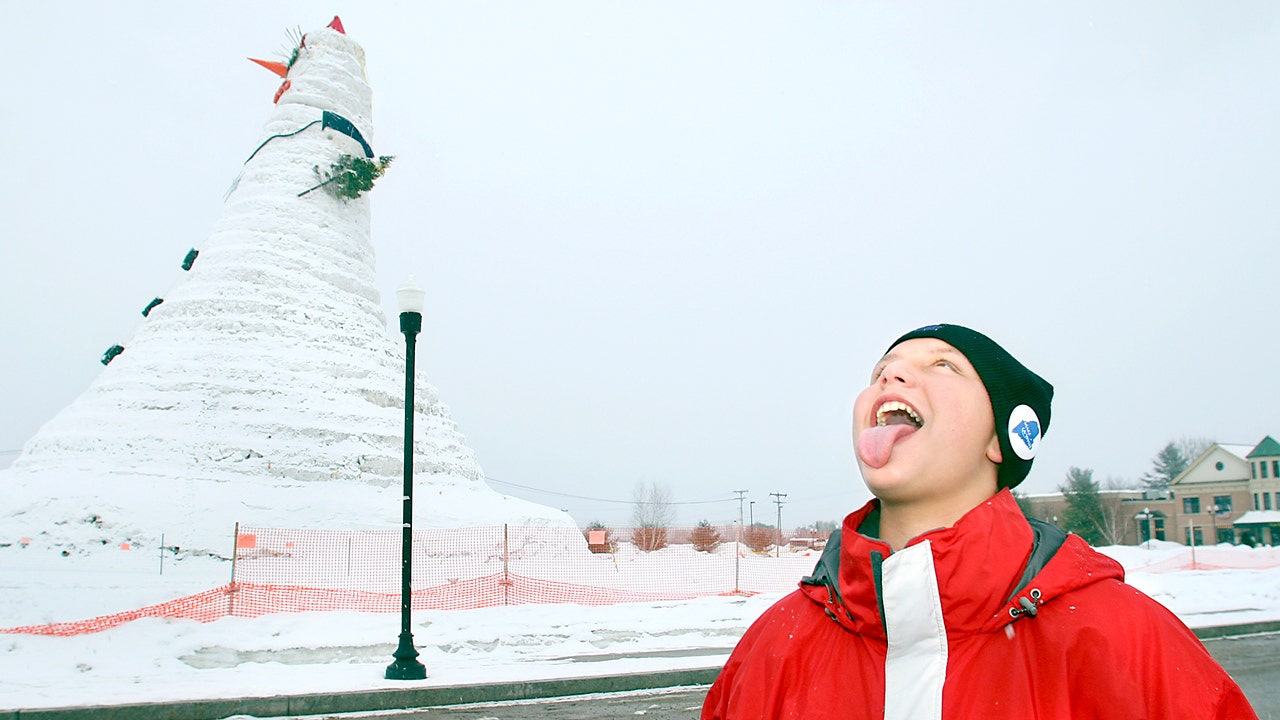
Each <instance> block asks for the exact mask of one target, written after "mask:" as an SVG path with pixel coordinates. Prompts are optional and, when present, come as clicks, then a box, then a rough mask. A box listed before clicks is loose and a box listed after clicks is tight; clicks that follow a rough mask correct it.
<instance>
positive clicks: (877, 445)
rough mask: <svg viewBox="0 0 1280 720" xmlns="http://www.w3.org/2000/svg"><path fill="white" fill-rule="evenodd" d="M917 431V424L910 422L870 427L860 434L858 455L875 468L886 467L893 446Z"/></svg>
mask: <svg viewBox="0 0 1280 720" xmlns="http://www.w3.org/2000/svg"><path fill="white" fill-rule="evenodd" d="M915 431H916V426H915V425H910V424H903V425H898V424H895V425H881V426H878V427H869V428H867V429H866V430H863V431H862V434H861V435H859V436H858V457H860V458H862V462H864V463H866V464H868V465H870V466H871V467H873V468H881V467H884V466H885V463H887V462H889V456H890V455H891V454H893V446H894V445H896V444H897V443H898V441H899V440H901V439H903V438H905V437H907V436H908V435H910V434H911V433H913V432H915Z"/></svg>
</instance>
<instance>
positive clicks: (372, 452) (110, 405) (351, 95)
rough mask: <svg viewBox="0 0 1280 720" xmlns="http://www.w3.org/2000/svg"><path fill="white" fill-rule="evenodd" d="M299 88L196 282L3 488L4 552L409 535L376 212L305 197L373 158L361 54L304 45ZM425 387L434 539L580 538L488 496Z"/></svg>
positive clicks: (421, 511)
mask: <svg viewBox="0 0 1280 720" xmlns="http://www.w3.org/2000/svg"><path fill="white" fill-rule="evenodd" d="M288 79H289V83H290V87H289V89H288V90H287V91H285V92H284V93H283V95H282V96H281V98H280V101H279V103H278V104H277V105H276V106H275V107H274V109H273V110H272V113H271V115H270V118H269V119H268V121H267V123H266V126H265V128H264V130H263V133H262V138H261V141H262V143H263V144H262V145H261V147H259V148H258V149H257V150H256V152H254V153H253V155H252V157H251V158H250V159H249V160H248V162H247V163H246V164H245V167H244V170H243V172H242V174H241V177H239V178H238V179H237V180H236V183H235V185H234V187H233V190H232V192H231V193H230V194H229V195H228V197H227V200H226V205H225V208H224V210H223V213H222V215H221V217H220V218H219V220H218V221H217V222H216V223H215V225H214V227H213V229H212V231H211V233H210V235H209V237H208V239H207V241H206V242H205V243H204V245H203V246H202V247H201V248H200V249H199V250H200V252H199V256H198V257H197V258H196V260H195V262H194V265H193V266H192V267H191V269H190V272H189V273H187V274H186V275H184V277H183V281H182V282H181V283H180V284H178V285H177V286H176V287H174V288H172V289H171V290H170V291H169V292H168V293H167V294H166V296H165V297H164V298H163V303H162V304H160V305H157V306H155V307H154V308H153V309H152V310H151V311H150V313H149V315H148V317H147V318H146V320H145V321H144V323H143V324H142V325H141V326H140V327H139V328H138V330H137V331H136V332H135V333H134V335H133V337H131V338H130V339H129V340H128V341H127V342H125V343H124V347H125V350H124V352H123V354H120V355H119V356H117V357H115V359H114V360H113V361H112V362H111V363H110V365H108V366H107V367H106V368H105V369H104V370H103V372H102V374H101V375H100V376H99V377H98V378H97V379H96V380H95V382H94V383H93V384H92V385H91V387H90V388H89V389H88V390H87V391H85V392H84V394H82V395H81V396H80V397H79V398H78V399H77V400H76V401H75V402H74V403H72V404H71V405H70V406H68V407H67V408H65V409H64V410H63V411H62V412H61V413H60V414H59V415H58V416H57V417H55V418H54V419H53V420H51V421H50V422H49V423H47V424H46V425H45V426H44V427H43V428H41V430H40V431H39V432H38V433H37V434H36V436H35V437H33V438H32V439H31V440H30V441H29V442H28V443H27V444H26V446H25V447H24V449H23V452H22V455H21V456H20V457H19V458H18V459H17V460H15V461H14V463H13V465H12V467H11V468H10V469H9V470H8V471H5V472H4V473H3V474H0V487H3V488H4V494H5V497H6V500H7V502H6V503H5V505H4V509H3V510H2V511H0V541H5V542H14V541H17V540H18V538H20V537H30V538H32V539H33V541H36V542H40V543H44V544H45V545H48V546H54V547H58V548H61V549H63V550H67V551H68V552H84V551H86V550H87V549H89V548H92V547H102V546H112V547H114V546H116V545H118V544H119V543H121V542H132V543H137V544H145V543H146V542H148V541H154V539H155V538H158V536H159V534H160V533H166V535H167V537H168V538H169V542H171V543H173V544H178V545H180V546H182V547H190V548H201V549H205V550H211V551H216V552H229V550H230V547H229V544H228V542H229V538H230V533H231V531H232V528H233V526H234V524H235V523H236V522H237V521H239V522H248V523H253V524H257V525H263V526H275V527H280V526H297V525H299V524H301V523H300V522H299V521H298V518H300V517H306V519H307V522H308V523H317V524H316V525H309V526H310V527H338V528H369V527H389V526H393V525H396V524H398V522H399V520H400V517H399V501H398V498H399V496H400V490H399V487H400V484H401V468H402V464H403V460H402V452H403V443H402V438H403V430H404V408H403V396H404V350H403V338H402V337H401V336H400V335H399V334H398V333H397V332H395V331H394V330H392V331H391V332H388V330H387V328H386V318H385V317H384V315H383V313H382V310H381V308H380V305H379V302H380V297H379V293H378V290H377V289H376V287H375V274H374V250H373V243H372V241H371V239H370V223H369V219H370V216H369V212H370V211H369V198H368V196H367V195H365V196H362V197H360V198H358V199H345V198H339V197H335V196H334V195H331V194H329V193H327V192H324V191H316V192H311V193H308V194H306V195H305V196H303V197H298V194H299V193H300V192H302V191H304V190H306V189H307V188H309V187H312V186H314V185H315V184H316V183H317V182H318V181H319V180H320V179H321V178H320V177H319V174H318V173H319V172H320V171H323V170H324V169H327V168H329V166H330V164H331V163H333V162H335V161H337V160H338V159H339V157H340V156H342V155H344V154H345V155H353V156H356V157H364V154H365V153H364V150H363V148H362V146H361V144H360V143H359V142H358V141H357V140H356V139H355V138H354V137H353V136H351V135H349V134H345V133H343V132H339V131H338V130H335V129H333V128H332V127H324V126H323V124H322V123H321V122H320V120H321V118H322V113H323V112H324V111H330V112H334V113H337V114H339V115H341V116H342V117H344V118H345V119H347V120H349V121H350V122H351V123H352V124H353V125H354V126H355V127H356V128H357V130H358V132H359V134H360V135H362V136H363V137H364V139H365V140H367V141H370V142H371V141H372V139H373V132H372V124H371V118H372V110H371V98H372V95H371V92H370V89H369V86H368V84H367V83H366V82H365V79H364V52H363V50H362V49H361V48H360V47H359V45H357V44H356V43H354V42H353V41H351V40H350V39H349V38H347V37H346V35H344V34H342V33H340V32H337V31H334V30H332V29H329V28H324V29H321V30H317V31H315V32H312V33H308V34H307V35H306V37H305V41H304V44H303V46H302V47H301V48H300V51H299V55H298V59H297V61H296V63H295V64H294V65H293V66H292V68H291V69H290V71H289V78H288ZM249 154H250V152H249V151H246V153H245V155H246V156H249ZM415 384H416V386H417V392H416V398H415V400H416V402H415V411H416V415H415V423H414V425H415V449H416V457H415V463H414V466H415V480H416V486H417V487H418V488H419V491H420V492H421V495H422V501H420V502H417V503H415V511H416V521H417V522H418V523H419V524H420V525H421V526H423V527H446V526H458V525H492V524H502V523H512V524H520V525H563V526H572V525H573V522H572V520H571V519H570V518H569V517H568V516H567V515H566V514H565V513H563V512H560V511H558V510H554V509H552V508H547V507H544V506H540V505H536V504H533V503H529V502H526V501H523V500H518V499H515V498H511V497H507V496H503V495H500V494H498V493H495V492H493V491H492V490H491V489H489V487H488V486H487V485H485V483H484V479H483V478H484V475H483V473H482V471H481V469H480V467H479V465H478V464H477V462H476V459H475V457H474V454H473V453H472V451H471V450H470V449H469V448H468V447H467V446H466V444H465V440H464V438H463V437H462V435H461V434H460V433H459V432H458V430H457V429H456V427H455V426H454V423H453V421H452V419H451V418H450V415H449V411H448V409H447V408H446V407H445V406H444V405H443V404H442V403H441V402H440V400H439V397H438V395H437V392H436V390H435V388H433V387H431V386H430V385H429V384H428V383H426V382H425V381H423V379H422V378H418V380H417V382H416V383H415Z"/></svg>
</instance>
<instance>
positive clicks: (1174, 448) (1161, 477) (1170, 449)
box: [1142, 442, 1191, 490]
mask: <svg viewBox="0 0 1280 720" xmlns="http://www.w3.org/2000/svg"><path fill="white" fill-rule="evenodd" d="M1190 462H1191V461H1190V460H1188V459H1187V458H1186V456H1185V455H1183V454H1182V450H1181V449H1180V448H1179V447H1178V444H1177V443H1175V442H1170V443H1169V444H1167V445H1165V446H1164V447H1163V448H1161V450H1160V452H1158V453H1156V457H1155V459H1154V460H1152V461H1151V472H1149V473H1146V474H1144V475H1143V476H1142V482H1143V483H1144V484H1145V485H1146V486H1147V489H1148V490H1168V489H1169V483H1170V482H1172V481H1173V479H1174V478H1176V477H1178V476H1179V475H1181V474H1182V471H1183V470H1186V469H1187V465H1189V464H1190Z"/></svg>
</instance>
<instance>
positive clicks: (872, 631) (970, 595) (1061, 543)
mask: <svg viewBox="0 0 1280 720" xmlns="http://www.w3.org/2000/svg"><path fill="white" fill-rule="evenodd" d="M878 510H879V501H878V500H872V501H871V502H869V503H867V504H866V505H865V506H863V507H862V508H861V509H859V510H857V511H855V512H853V513H851V514H850V515H849V516H848V517H846V518H845V520H844V523H843V525H842V527H841V530H840V532H839V533H838V534H837V535H833V536H832V538H831V541H829V542H828V544H827V547H826V549H825V550H824V551H823V554H822V558H821V559H820V560H819V561H818V564H817V567H815V568H814V572H813V575H811V576H809V577H807V578H805V579H804V580H802V581H801V587H802V590H803V591H804V592H805V594H806V595H808V596H809V597H810V598H811V599H812V600H814V601H815V602H817V603H819V604H821V605H823V606H824V608H825V610H826V613H827V615H828V616H829V617H831V618H832V619H833V620H835V621H836V622H838V623H840V625H842V626H843V627H845V628H846V629H849V630H852V631H854V632H857V633H859V634H862V635H867V636H870V637H877V638H881V639H883V638H885V637H886V635H887V633H886V631H885V627H886V622H885V619H884V605H883V603H884V599H883V584H882V578H883V573H884V569H885V563H886V562H890V563H892V562H893V560H891V559H890V558H891V557H892V555H893V552H892V550H891V549H890V547H889V545H888V543H885V542H883V541H882V540H879V539H877V538H872V537H868V536H866V535H863V534H862V533H860V532H859V531H858V528H859V527H861V525H862V523H863V521H864V520H866V519H867V517H868V516H869V515H870V514H871V513H872V512H876V511H878ZM926 542H927V543H928V550H929V552H930V554H931V555H932V566H933V571H934V572H935V573H936V576H937V588H938V595H939V598H938V599H939V601H940V604H941V607H942V611H943V616H944V617H945V618H946V625H947V630H948V632H969V633H972V632H994V631H996V630H999V629H1001V628H1003V627H1004V626H1006V625H1008V624H1010V623H1012V622H1015V621H1017V620H1019V619H1022V618H1026V617H1034V616H1035V615H1036V613H1037V612H1038V608H1039V606H1040V605H1043V604H1045V603H1048V602H1052V601H1053V600H1054V599H1055V598H1058V597H1060V596H1061V595H1062V594H1064V593H1066V592H1068V591H1070V590H1074V589H1076V588H1080V587H1084V586H1086V585H1089V584H1092V583H1097V582H1102V581H1104V580H1110V579H1116V580H1123V579H1124V570H1123V568H1122V567H1121V566H1120V564H1119V563H1117V562H1116V561H1114V560H1112V559H1111V558H1108V557H1106V556H1104V555H1102V554H1100V553H1098V552H1097V551H1095V550H1094V549H1093V548H1091V547H1089V545H1088V544H1087V543H1086V542H1084V540H1082V539H1081V538H1080V537H1078V536H1075V535H1068V534H1066V533H1064V532H1063V531H1062V530H1060V529H1058V528H1057V527H1055V526H1053V525H1050V524H1048V523H1044V522H1041V521H1037V520H1031V521H1028V520H1027V518H1025V517H1024V516H1023V514H1022V511H1021V510H1020V509H1019V508H1018V504H1017V502H1016V501H1015V500H1014V498H1013V495H1012V494H1011V493H1010V492H1009V491H1008V490H1001V491H1000V492H998V493H996V494H995V495H994V496H992V497H991V498H990V499H988V500H987V501H986V502H983V503H982V504H980V505H978V506H977V507H975V508H974V509H972V510H970V511H969V512H968V513H966V514H965V515H964V516H963V517H961V518H960V519H959V520H957V521H956V523H955V524H954V525H952V526H950V527H945V528H938V529H936V530H931V531H929V532H927V533H924V534H922V535H920V536H918V537H915V538H912V540H911V541H910V542H909V543H907V548H904V552H905V551H906V550H909V549H911V548H913V547H915V546H917V545H921V544H923V543H926Z"/></svg>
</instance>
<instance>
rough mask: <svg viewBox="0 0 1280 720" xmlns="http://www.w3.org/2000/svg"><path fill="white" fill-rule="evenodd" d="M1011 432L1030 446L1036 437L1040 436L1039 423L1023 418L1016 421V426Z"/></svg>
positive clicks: (1034, 442) (1033, 443)
mask: <svg viewBox="0 0 1280 720" xmlns="http://www.w3.org/2000/svg"><path fill="white" fill-rule="evenodd" d="M1013 432H1014V434H1015V435H1017V436H1018V437H1020V438H1022V442H1024V443H1026V445H1027V447H1031V446H1033V445H1035V444H1036V438H1038V437H1040V423H1038V422H1035V421H1033V420H1023V421H1022V422H1020V423H1018V427H1016V428H1014V429H1013Z"/></svg>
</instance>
